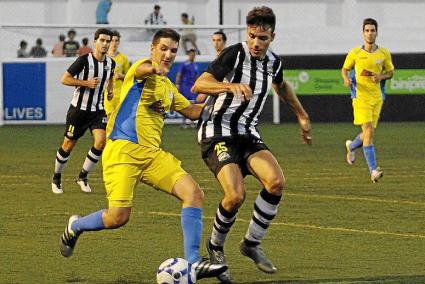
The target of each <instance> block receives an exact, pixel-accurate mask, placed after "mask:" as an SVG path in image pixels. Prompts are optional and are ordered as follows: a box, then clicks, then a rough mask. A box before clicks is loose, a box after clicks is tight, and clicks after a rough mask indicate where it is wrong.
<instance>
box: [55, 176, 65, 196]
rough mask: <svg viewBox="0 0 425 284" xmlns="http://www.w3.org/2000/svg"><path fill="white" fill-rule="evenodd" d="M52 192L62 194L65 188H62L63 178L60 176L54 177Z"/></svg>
mask: <svg viewBox="0 0 425 284" xmlns="http://www.w3.org/2000/svg"><path fill="white" fill-rule="evenodd" d="M52 192H53V193H55V194H62V193H63V189H62V183H61V179H60V178H59V179H58V178H54V177H53V180H52Z"/></svg>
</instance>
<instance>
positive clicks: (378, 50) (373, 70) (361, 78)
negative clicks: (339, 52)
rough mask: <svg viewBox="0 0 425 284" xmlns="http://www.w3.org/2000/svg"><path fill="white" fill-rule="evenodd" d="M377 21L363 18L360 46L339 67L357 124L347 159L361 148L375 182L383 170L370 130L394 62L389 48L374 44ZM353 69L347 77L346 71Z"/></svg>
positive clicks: (352, 159) (374, 124) (376, 123)
mask: <svg viewBox="0 0 425 284" xmlns="http://www.w3.org/2000/svg"><path fill="white" fill-rule="evenodd" d="M377 35H378V23H377V22H376V20H374V19H371V18H368V19H365V20H364V21H363V39H364V45H363V46H360V47H356V48H353V49H352V50H350V52H349V53H348V55H347V57H346V59H345V62H344V66H343V67H342V69H341V74H342V78H343V79H344V85H345V86H346V87H348V88H350V89H351V98H352V104H353V113H354V124H355V125H360V126H361V132H360V134H359V135H357V137H356V138H355V139H354V140H353V141H351V140H347V141H346V143H345V146H346V148H347V162H348V164H350V165H352V164H353V163H354V161H355V151H356V149H358V148H360V147H363V153H364V156H365V159H366V162H367V165H368V167H369V171H370V175H371V180H372V182H374V183H375V182H377V181H378V180H379V179H380V178H381V177H382V176H383V171H382V170H381V168H379V167H378V166H377V164H376V158H375V146H374V143H373V136H374V129H375V128H376V126H377V125H378V120H379V115H380V112H381V108H382V104H383V101H384V99H385V92H384V91H385V89H384V87H385V80H388V79H391V78H392V77H393V73H394V65H393V63H392V60H391V54H390V53H389V51H388V50H387V49H385V48H383V47H381V46H378V45H376V43H375V40H376V36H377ZM353 68H354V72H352V74H351V76H350V74H349V72H350V71H351V70H352V69H353Z"/></svg>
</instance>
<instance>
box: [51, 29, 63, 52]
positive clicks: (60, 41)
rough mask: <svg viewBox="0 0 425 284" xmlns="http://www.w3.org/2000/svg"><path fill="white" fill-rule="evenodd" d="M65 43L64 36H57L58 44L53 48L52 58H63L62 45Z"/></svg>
mask: <svg viewBox="0 0 425 284" xmlns="http://www.w3.org/2000/svg"><path fill="white" fill-rule="evenodd" d="M64 42H65V35H64V34H61V35H59V42H58V43H56V44H55V45H54V46H53V49H52V55H53V56H54V57H62V56H63V43H64Z"/></svg>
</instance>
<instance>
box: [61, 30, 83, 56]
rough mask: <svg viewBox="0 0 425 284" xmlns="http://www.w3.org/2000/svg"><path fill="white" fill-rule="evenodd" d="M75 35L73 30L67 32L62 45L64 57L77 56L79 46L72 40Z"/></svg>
mask: <svg viewBox="0 0 425 284" xmlns="http://www.w3.org/2000/svg"><path fill="white" fill-rule="evenodd" d="M76 35H77V32H76V31H75V30H73V29H71V30H69V31H68V40H67V41H65V42H64V43H63V54H64V55H65V56H66V57H72V56H77V52H78V49H79V48H80V44H79V43H78V41H76V40H74V38H75V36H76Z"/></svg>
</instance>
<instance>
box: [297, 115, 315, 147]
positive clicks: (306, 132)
mask: <svg viewBox="0 0 425 284" xmlns="http://www.w3.org/2000/svg"><path fill="white" fill-rule="evenodd" d="M299 123H300V127H301V142H302V143H303V144H307V145H311V144H312V142H313V138H312V137H311V125H310V119H309V118H301V119H299Z"/></svg>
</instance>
